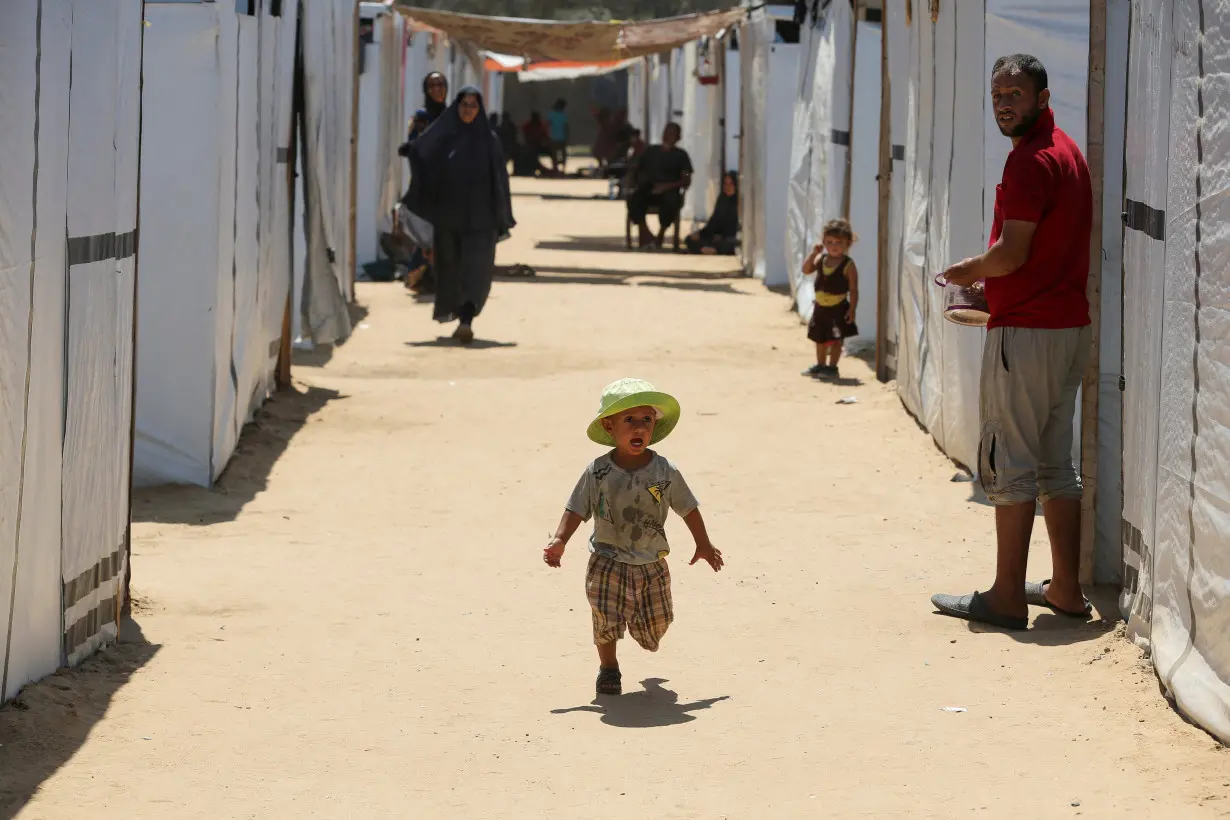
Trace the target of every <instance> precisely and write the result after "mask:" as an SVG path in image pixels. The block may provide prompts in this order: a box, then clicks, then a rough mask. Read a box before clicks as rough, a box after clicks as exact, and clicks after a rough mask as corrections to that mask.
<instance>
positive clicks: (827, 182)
mask: <svg viewBox="0 0 1230 820" xmlns="http://www.w3.org/2000/svg"><path fill="white" fill-rule="evenodd" d="M852 30H853V29H852V14H851V11H850V7H849V4H848V3H845V2H834V3H831V4H829V6H828V9H827V10H826V12H825V14H824V16H823V17H820V18H815V19H812V18H811V17H809V18H808V22H807V23H805V24H804V27H803V31H802V33H801V37H800V44H801V45H800V51H801V53H800V55H799V68H798V73H797V75H796V80H795V87H794V127H793V131H794V139H793V141H792V145H791V155H790V174H789V183H788V185H789V194H788V195H787V196H785V197H783V200H784V201H785V202H786V203H787V214H786V234H785V237H784V245H785V260H784V267H785V273H786V274H787V275H788V278H787V280H786V281H787V282H789V284H790V289H791V291H792V293H793V295H794V298H795V305H796V307H797V309H798V312H799V315H800V317H802V319H803V321H804V322H806V321H808V320H810V319H811V313H812V308H813V306H814V305H815V290H814V287H813V285H814V283H813V281H812V280H811V279H808V278H804V276H803V260H804V259H805V258H806V256H807V254H808V253H809V252H810V251H811V249H812V247H813V246H814V245H816V244H817V243H818V242H819V241H820V232H821V230H822V229H823V226H824V223H825V222H826V221H827V220H829V219H832V218H834V217H837V216H840V215H841V200H842V189H843V186H844V185H845V177H846V154H847V152H848V151H849V150H850V147H849V146H850V117H849V111H850V45H851V43H850V34H851V32H852ZM877 134H878V130H877ZM856 230H857V228H856Z"/></svg>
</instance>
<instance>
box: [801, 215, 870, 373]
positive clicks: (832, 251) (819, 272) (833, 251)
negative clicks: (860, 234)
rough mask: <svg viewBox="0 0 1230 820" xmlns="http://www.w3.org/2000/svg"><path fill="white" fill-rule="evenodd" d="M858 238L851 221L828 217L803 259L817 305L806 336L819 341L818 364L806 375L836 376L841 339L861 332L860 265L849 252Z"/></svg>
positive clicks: (816, 341) (804, 272)
mask: <svg viewBox="0 0 1230 820" xmlns="http://www.w3.org/2000/svg"><path fill="white" fill-rule="evenodd" d="M855 239H856V237H855V235H854V230H853V229H852V228H851V227H850V222H849V220H846V219H832V220H829V222H828V223H827V224H825V226H824V235H823V236H822V237H821V243H820V244H819V245H816V247H814V248H813V249H812V252H811V253H810V254H809V255H808V257H807V259H805V260H804V261H803V275H804V276H815V277H816V305H815V307H814V308H813V310H812V314H811V321H810V322H809V323H808V325H807V338H808V339H811V340H812V341H813V342H815V343H816V363H815V364H814V365H812V366H811V367H809V368H807V369H806V370H804V371H803V375H804V376H811V377H812V378H813V379H835V378H837V377H838V375H839V373H838V371H837V362H838V360H840V359H841V350H842V342H843V341H844V340H846V339H848V338H850V337H851V336H857V335H858V326H857V325H856V324H855V323H854V313H855V311H856V310H857V308H858V268H856V267H855V266H854V260H853V259H851V258H850V257H849V256H848V255H847V254H848V253H849V251H850V246H851V245H853V244H854V241H855Z"/></svg>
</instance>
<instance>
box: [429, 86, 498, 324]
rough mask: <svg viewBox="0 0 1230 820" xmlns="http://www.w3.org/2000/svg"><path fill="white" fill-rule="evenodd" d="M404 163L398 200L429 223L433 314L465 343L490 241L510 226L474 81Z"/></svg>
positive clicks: (486, 289)
mask: <svg viewBox="0 0 1230 820" xmlns="http://www.w3.org/2000/svg"><path fill="white" fill-rule="evenodd" d="M410 162H411V165H412V167H413V169H414V171H413V177H412V179H411V183H410V191H409V192H408V193H407V196H406V207H408V208H409V209H410V210H411V211H412V212H414V213H415V214H417V215H418V216H420V217H422V218H423V219H426V220H428V221H429V222H431V224H432V225H433V226H434V228H435V255H434V258H435V273H436V303H435V311H434V317H435V319H436V321H438V322H452V321H457V322H458V325H457V330H456V332H454V333H453V338H455V339H457V340H458V341H459V342H461V343H462V344H469V343H470V342H472V341H474V331H473V330H472V329H471V324H472V322H473V321H474V318H475V317H476V316H478V315H479V314H480V313H482V310H483V306H484V305H485V304H486V303H487V296H488V295H489V294H490V293H491V276H492V273H493V272H494V269H495V245H496V242H497V241H498V240H499V239H500V238H501V237H503V236H505V235H507V233H508V232H509V231H511V230H512V228H513V227H514V226H515V225H516V222H515V221H514V220H513V216H512V198H511V196H510V194H509V189H508V169H507V167H506V166H505V164H504V152H503V150H502V149H501V148H500V139H499V137H498V136H497V135H496V134H494V133H493V132H492V131H491V127H490V125H488V122H487V112H486V111H485V110H483V95H482V93H481V92H480V91H479V90H478V89H477V88H474V87H473V86H466V87H465V88H463V89H461V91H460V92H459V93H458V94H457V98H456V99H455V100H454V101H453V104H452V105H451V106H449V107H448V110H447V111H445V112H444V113H443V114H441V115H440V118H439V119H438V120H437V121H436V122H435V123H434V124H433V125H432V126H431V128H429V129H427V131H426V132H424V133H423V135H422V136H421V137H419V138H418V139H417V140H415V141H414V143H413V145H412V146H411V149H410Z"/></svg>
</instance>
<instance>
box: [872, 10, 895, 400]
mask: <svg viewBox="0 0 1230 820" xmlns="http://www.w3.org/2000/svg"><path fill="white" fill-rule="evenodd" d="M892 99H893V95H892V91H891V87H890V85H889V75H888V25H887V20H885V19H884V18H883V17H882V18H881V19H880V173H879V175H878V176H877V177H876V179H877V180H878V181H879V193H880V207H879V213H878V217H877V222H876V378H877V379H879V380H880V381H881V382H886V381H888V380H889V378H890V376H889V372H888V355H887V354H888V254H889V251H890V248H889V246H888V223H889V203H890V201H891V199H892V190H893V136H892V122H893V104H892Z"/></svg>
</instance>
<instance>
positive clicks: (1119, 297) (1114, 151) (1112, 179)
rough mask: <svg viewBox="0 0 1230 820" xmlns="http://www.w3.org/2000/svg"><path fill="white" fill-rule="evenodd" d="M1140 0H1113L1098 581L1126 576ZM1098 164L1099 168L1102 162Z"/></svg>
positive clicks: (1105, 169)
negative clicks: (1132, 61) (1128, 331)
mask: <svg viewBox="0 0 1230 820" xmlns="http://www.w3.org/2000/svg"><path fill="white" fill-rule="evenodd" d="M1131 15H1132V0H1107V3H1106V66H1107V67H1108V68H1111V67H1113V68H1114V70H1108V71H1107V72H1106V77H1105V92H1104V114H1103V119H1104V123H1103V139H1102V144H1103V165H1102V259H1101V264H1102V280H1101V283H1102V288H1101V292H1102V301H1101V315H1102V326H1101V331H1102V332H1101V339H1100V346H1099V354H1100V355H1099V371H1100V372H1099V373H1098V467H1097V470H1098V473H1097V474H1098V481H1097V495H1096V497H1095V499H1094V501H1095V504H1096V509H1095V536H1094V565H1093V569H1094V581H1095V582H1097V583H1100V584H1114V585H1116V586H1120V585H1122V583H1123V572H1122V570H1123V562H1122V544H1123V542H1122V527H1121V522H1122V520H1123V440H1122V439H1123V435H1122V434H1123V430H1122V428H1123V410H1124V408H1123V394H1122V393H1121V392H1120V391H1119V375H1120V374H1121V373H1122V371H1123V239H1124V226H1123V219H1122V213H1123V183H1124V179H1123V177H1124V174H1123V168H1124V166H1123V162H1124V135H1125V131H1126V128H1127V65H1128V40H1129V32H1130V24H1131ZM1095 170H1096V169H1095Z"/></svg>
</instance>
